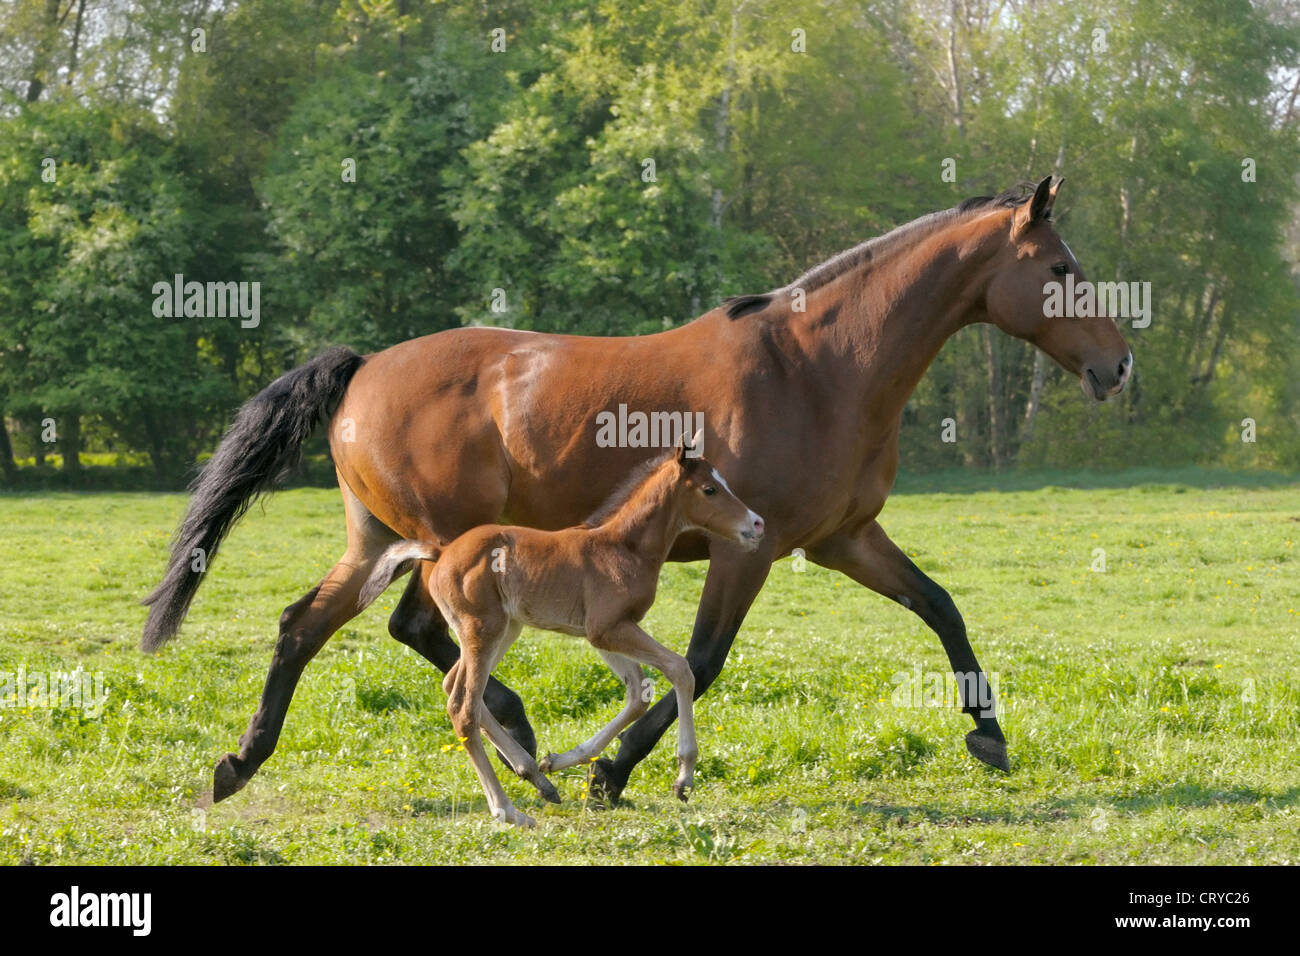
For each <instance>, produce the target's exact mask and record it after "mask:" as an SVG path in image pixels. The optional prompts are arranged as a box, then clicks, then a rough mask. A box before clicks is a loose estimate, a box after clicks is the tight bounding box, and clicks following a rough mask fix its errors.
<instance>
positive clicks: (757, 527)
mask: <svg viewBox="0 0 1300 956" xmlns="http://www.w3.org/2000/svg"><path fill="white" fill-rule="evenodd" d="M762 533H763V519H762V518H755V519H754V534H762Z"/></svg>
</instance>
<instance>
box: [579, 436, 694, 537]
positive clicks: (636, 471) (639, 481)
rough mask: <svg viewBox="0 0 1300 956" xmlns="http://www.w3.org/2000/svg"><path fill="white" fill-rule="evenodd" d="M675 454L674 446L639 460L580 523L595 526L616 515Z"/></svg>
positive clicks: (588, 526)
mask: <svg viewBox="0 0 1300 956" xmlns="http://www.w3.org/2000/svg"><path fill="white" fill-rule="evenodd" d="M676 454H677V449H676V448H670V449H669V450H668V451H667V452H666V453H665V454H663V455H660V456H659V457H657V458H651V459H648V460H647V461H643V462H641V464H639V465H637V466H636V467H635V468H633V469H632V470H631V471H630V472H628V474H627V477H626V478H624V479H623V480H622V481H621V482H619V483H618V487H616V488H615V489H614V490H613V491H612V492H610V494H609V497H608V498H606V499H605V501H604V503H602V504H601V506H600V507H599V508H597V509H596V510H595V511H593V512H592V513H591V514H590V515H589V516H588V517H587V520H586V521H584V522H583V523H582V526H583V527H585V528H596V527H599V526H600V525H602V524H604V523H605V522H606V521H608V520H609V519H610V518H612V517H613V516H614V515H616V514H617V513H618V512H619V511H620V510H622V508H623V506H624V505H626V504H627V503H628V502H629V501H631V500H632V498H633V496H634V495H635V494H636V493H637V491H639V490H640V488H641V486H642V485H644V484H645V483H646V482H647V481H649V480H650V476H651V475H653V474H654V473H655V472H656V471H658V470H659V468H660V466H662V465H663V464H664V463H665V462H667V461H668V460H669V459H670V458H673V457H675V456H676Z"/></svg>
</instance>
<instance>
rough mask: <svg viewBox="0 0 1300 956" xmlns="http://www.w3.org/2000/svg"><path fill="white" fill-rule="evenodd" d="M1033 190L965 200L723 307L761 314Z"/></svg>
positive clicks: (1019, 188)
mask: <svg viewBox="0 0 1300 956" xmlns="http://www.w3.org/2000/svg"><path fill="white" fill-rule="evenodd" d="M1034 188H1035V184H1034V183H1030V182H1022V183H1019V184H1017V185H1015V186H1013V187H1011V188H1010V189H1007V190H1004V191H1003V192H1000V193H998V194H997V195H996V196H972V197H971V198H970V199H963V200H962V201H961V202H960V203H958V204H957V205H956V206H953V207H952V208H951V209H941V210H939V211H938V212H932V213H927V214H926V215H924V216H921V217H920V218H917V219H913V220H912V221H911V222H906V223H903V225H901V226H898V227H897V228H895V229H891V230H890V231H889V232H887V233H885V234H883V235H880V236H876V237H875V238H874V239H868V240H866V241H865V242H860V243H858V244H857V245H856V246H853V247H852V248H850V249H845V250H844V251H843V252H840V253H837V254H836V255H833V256H831V257H830V258H829V259H827V260H825V261H824V262H821V263H818V264H817V265H815V266H813V267H812V268H811V269H809V270H807V271H806V272H804V274H803V275H801V276H799V278H797V279H795V280H794V281H793V282H791V283H789V284H787V285H784V286H782V287H781V288H779V289H773V290H772V291H771V292H765V293H763V294H761V295H737V296H732V297H731V298H729V299H724V300H723V302H722V304H723V305H724V306H725V307H726V310H727V316H728V317H729V318H733V319H737V318H740V317H741V316H742V315H752V314H754V313H755V312H761V311H763V310H764V309H766V308H767V307H768V305H770V304H771V303H772V302H773V301H774V300H775V299H776V298H777V297H778V296H781V295H784V294H786V293H788V292H790V291H791V290H793V289H796V288H798V289H802V290H803V291H804V292H805V293H808V292H813V291H815V290H817V289H820V288H821V287H822V286H824V285H828V284H830V283H831V282H833V281H835V280H836V279H838V278H839V277H840V276H842V275H844V274H845V273H846V272H852V271H853V270H854V269H857V268H858V267H859V266H862V265H865V264H866V263H868V262H870V261H871V260H872V259H880V258H883V257H884V256H885V255H887V254H888V253H890V252H893V251H895V250H897V249H899V248H902V247H903V246H906V245H910V244H912V243H914V242H916V241H917V240H919V239H924V238H925V237H926V236H929V235H931V234H932V233H935V232H937V231H938V230H939V229H941V228H944V227H946V226H948V225H951V224H952V223H953V222H955V221H957V220H961V219H966V218H969V217H971V216H972V215H973V214H974V213H983V212H987V211H988V210H990V209H1008V208H1013V207H1015V206H1019V205H1021V204H1022V203H1025V202H1027V201H1028V200H1029V198H1030V197H1031V196H1033V194H1034Z"/></svg>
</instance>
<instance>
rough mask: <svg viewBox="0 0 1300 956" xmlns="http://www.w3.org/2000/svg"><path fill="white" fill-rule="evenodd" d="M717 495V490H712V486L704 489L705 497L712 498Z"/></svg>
mask: <svg viewBox="0 0 1300 956" xmlns="http://www.w3.org/2000/svg"><path fill="white" fill-rule="evenodd" d="M717 493H718V489H717V488H714V487H713V486H712V485H709V486H708V487H707V488H705V489H704V494H705V496H706V497H712V496H713V495H716V494H717Z"/></svg>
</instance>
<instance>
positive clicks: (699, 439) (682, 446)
mask: <svg viewBox="0 0 1300 956" xmlns="http://www.w3.org/2000/svg"><path fill="white" fill-rule="evenodd" d="M703 452H704V429H703V428H701V429H699V430H698V431H697V432H696V433H695V437H694V438H691V439H689V440H688V439H687V438H686V432H682V438H681V442H680V443H679V444H678V446H677V460H678V461H679V462H681V463H682V464H683V465H689V464H690V463H691V462H693V461H698V460H699V459H700V456H701V455H702V454H703Z"/></svg>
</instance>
